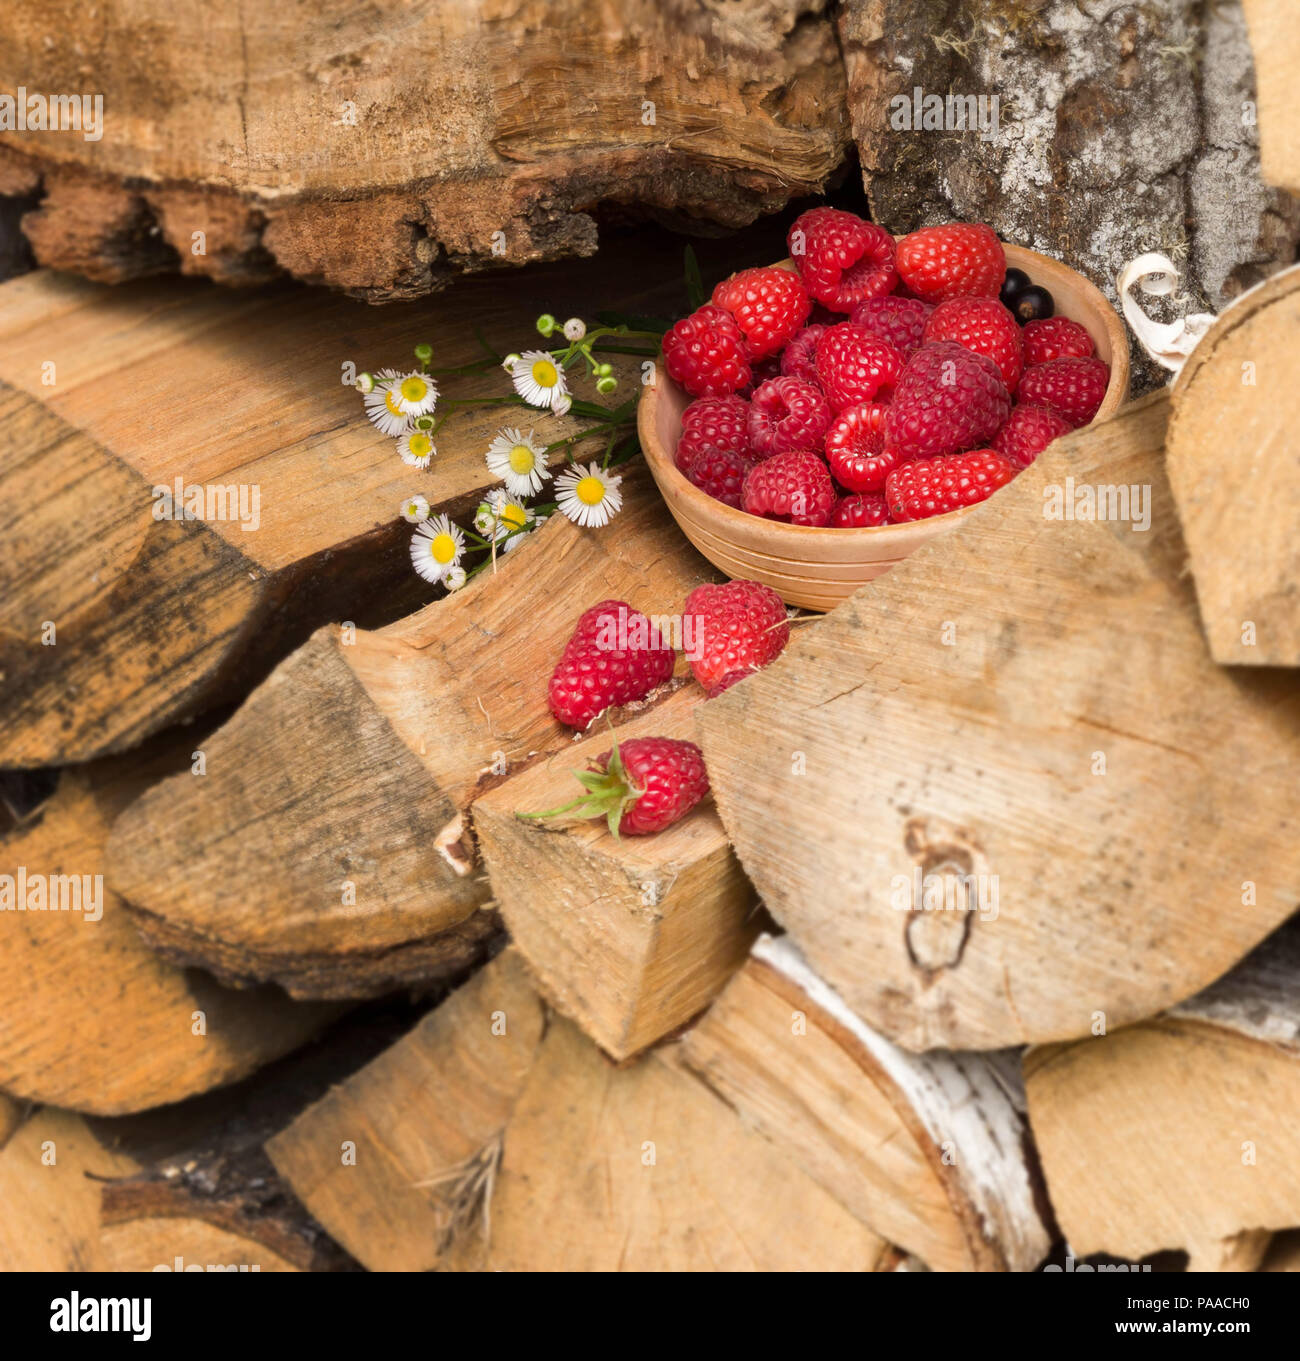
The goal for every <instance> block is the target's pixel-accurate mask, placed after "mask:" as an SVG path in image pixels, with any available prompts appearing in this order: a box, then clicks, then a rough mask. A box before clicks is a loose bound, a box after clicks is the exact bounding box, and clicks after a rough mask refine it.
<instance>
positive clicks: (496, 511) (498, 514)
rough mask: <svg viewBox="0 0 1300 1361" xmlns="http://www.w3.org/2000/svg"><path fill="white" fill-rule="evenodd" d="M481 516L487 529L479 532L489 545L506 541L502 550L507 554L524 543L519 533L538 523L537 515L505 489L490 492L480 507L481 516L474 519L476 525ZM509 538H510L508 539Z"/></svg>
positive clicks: (522, 536) (498, 488)
mask: <svg viewBox="0 0 1300 1361" xmlns="http://www.w3.org/2000/svg"><path fill="white" fill-rule="evenodd" d="M479 516H482V517H483V523H484V524H485V525H486V528H485V529H482V530H480V531H479V532H480V533H481V534H482V535H483V537H484V538H485V539H487V541H488V542H489V543H493V542H498V543H499V542H500V541H501V540H503V539H504V540H505V545H504V547H503V549H502V551H503V552H505V553H510V552H513V550H514V549H516V548H518V547H519V545H520V544H521V543H523V541H524V535H523V534H522V533H521V532H519V531H522V530H526V529H530V528H532V526H533V525H535V524H536V523H537V514H536V512H535V511H533V510H530V509H529V508H528V507H527V506H526V505H524V503H523V502H522V501H521V500H520V499H519V498H518V497H516V496H512V495H511V494H510V493H509V492H508V491H507V490H506V489H505V488H504V487H497V488H496V489H495V490H494V491H490V492H488V495H487V500H486V501H484V502H483V504H482V505H481V506H480V507H479V514H478V515H476V516H475V517H474V523H475V524H476V525H477V524H478V523H479ZM507 536H509V537H507Z"/></svg>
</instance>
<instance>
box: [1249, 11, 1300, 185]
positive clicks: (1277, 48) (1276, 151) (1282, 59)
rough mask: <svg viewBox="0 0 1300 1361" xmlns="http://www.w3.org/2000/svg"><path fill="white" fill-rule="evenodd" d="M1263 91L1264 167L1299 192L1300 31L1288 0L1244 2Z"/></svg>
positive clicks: (1261, 136)
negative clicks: (1298, 103)
mask: <svg viewBox="0 0 1300 1361" xmlns="http://www.w3.org/2000/svg"><path fill="white" fill-rule="evenodd" d="M1242 9H1243V11H1244V12H1245V15H1246V27H1247V29H1248V30H1249V32H1250V45H1251V47H1252V48H1253V49H1254V53H1255V80H1256V85H1257V86H1258V90H1259V151H1260V168H1261V169H1262V171H1263V174H1264V178H1265V179H1266V180H1267V181H1268V182H1269V183H1270V184H1276V185H1279V186H1281V187H1282V188H1283V189H1290V190H1293V191H1300V130H1297V128H1296V122H1295V109H1294V107H1293V106H1294V98H1295V96H1294V83H1295V73H1296V70H1297V69H1298V68H1300V33H1297V31H1296V24H1295V11H1294V10H1293V9H1292V8H1291V6H1290V5H1289V4H1288V3H1287V0H1242Z"/></svg>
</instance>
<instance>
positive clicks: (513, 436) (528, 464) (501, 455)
mask: <svg viewBox="0 0 1300 1361" xmlns="http://www.w3.org/2000/svg"><path fill="white" fill-rule="evenodd" d="M486 457H487V465H488V470H489V471H490V472H491V473H492V475H493V476H494V477H499V478H500V479H501V480H502V481H503V482H504V483H505V484H506V490H507V491H509V492H512V493H513V494H514V495H515V496H532V495H534V494H535V493H536V492H539V491H541V489H542V481H543V479H545V478H548V477H550V473H549V472H547V470H546V446H545V445H543V444H539V443H538V442H537V441H536V440H534V439H533V432H532V431H531V430H530V431H529V432H528V433H527V434H526V435H525V434H524V433H523V432H522V431H519V430H516V429H515V428H514V427H513V426H509V425H507V426H503V427H502V428H501V431H500V433H499V434H498V435H497V437H496V439H494V440H493V441H492V443H491V444H489V445H488V451H487V455H486Z"/></svg>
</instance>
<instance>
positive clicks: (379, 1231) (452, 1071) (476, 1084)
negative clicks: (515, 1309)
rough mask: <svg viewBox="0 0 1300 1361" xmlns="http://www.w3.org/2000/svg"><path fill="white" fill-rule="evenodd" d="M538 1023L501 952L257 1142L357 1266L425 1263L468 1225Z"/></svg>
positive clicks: (474, 1226)
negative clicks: (261, 1142) (369, 1059)
mask: <svg viewBox="0 0 1300 1361" xmlns="http://www.w3.org/2000/svg"><path fill="white" fill-rule="evenodd" d="M544 1029H545V1010H544V1007H543V1005H542V1003H541V1000H540V999H539V998H538V996H537V994H536V992H535V991H534V989H533V986H532V983H531V982H530V980H529V978H528V975H527V973H526V972H525V969H524V965H523V962H522V960H521V959H520V957H519V955H518V952H517V951H514V950H507V951H505V952H504V953H503V954H501V955H499V956H498V957H497V958H496V959H495V960H493V961H492V962H491V963H490V964H488V965H487V966H486V967H485V968H483V969H481V970H480V971H479V972H478V973H477V974H475V975H474V977H473V978H471V979H470V980H469V982H467V983H465V984H464V985H463V986H462V987H460V988H459V989H457V991H456V992H454V993H453V994H452V995H451V996H450V997H449V998H448V999H447V1000H446V1001H444V1002H443V1004H442V1005H441V1006H440V1007H438V1008H437V1010H435V1011H433V1012H431V1013H430V1014H429V1015H428V1016H426V1017H425V1018H424V1020H423V1021H421V1022H420V1024H419V1025H418V1026H416V1027H415V1029H414V1030H412V1031H411V1032H410V1033H409V1034H408V1035H406V1036H404V1037H403V1038H402V1039H401V1040H400V1041H398V1043H396V1044H395V1045H393V1046H392V1047H391V1048H390V1049H388V1050H386V1051H385V1052H384V1053H383V1054H381V1055H380V1056H379V1057H378V1058H376V1059H375V1060H374V1061H373V1062H372V1063H370V1064H369V1065H368V1066H366V1067H365V1068H363V1069H362V1070H361V1071H360V1072H357V1073H355V1074H354V1075H353V1076H352V1077H351V1078H349V1079H348V1080H347V1081H346V1082H344V1083H342V1084H340V1085H339V1086H336V1087H334V1088H333V1089H332V1090H331V1091H330V1092H329V1094H328V1095H327V1096H325V1097H323V1098H322V1099H321V1100H320V1101H319V1102H317V1103H316V1104H315V1105H313V1106H311V1107H309V1108H308V1109H307V1110H305V1111H303V1113H302V1114H301V1115H300V1116H299V1117H298V1118H297V1119H296V1120H295V1121H294V1122H293V1123H292V1124H291V1125H289V1126H288V1127H287V1128H286V1129H285V1130H284V1131H283V1132H281V1133H279V1134H277V1135H276V1136H275V1137H274V1138H272V1139H271V1140H270V1141H269V1142H268V1143H267V1145H266V1151H267V1153H268V1154H269V1155H270V1158H271V1161H272V1162H273V1163H274V1164H275V1167H276V1168H277V1170H278V1171H279V1173H280V1174H281V1176H283V1177H284V1179H285V1180H286V1181H287V1182H288V1183H289V1184H290V1185H291V1186H292V1187H293V1189H294V1191H295V1192H296V1194H297V1196H298V1198H299V1199H300V1200H301V1201H302V1202H303V1204H305V1205H306V1206H307V1208H308V1209H309V1210H310V1211H311V1213H312V1214H313V1215H314V1216H315V1217H316V1219H317V1220H319V1221H320V1222H321V1223H322V1224H324V1225H325V1227H326V1228H327V1229H328V1230H329V1232H330V1233H331V1234H332V1235H333V1236H334V1238H336V1239H337V1240H338V1241H339V1242H340V1243H342V1244H343V1245H344V1246H345V1247H346V1248H347V1249H348V1250H349V1251H350V1252H351V1253H352V1254H353V1256H355V1257H356V1258H358V1259H359V1260H360V1261H361V1262H363V1263H364V1264H365V1266H367V1267H368V1268H369V1269H370V1270H372V1271H431V1270H433V1269H434V1268H436V1267H437V1266H438V1265H439V1264H440V1263H441V1262H443V1260H444V1258H445V1256H446V1253H447V1250H448V1248H449V1247H450V1245H451V1243H452V1241H453V1239H454V1237H455V1236H456V1235H457V1233H459V1232H460V1231H464V1232H466V1233H469V1234H471V1235H472V1234H476V1233H478V1232H479V1225H480V1223H481V1217H482V1212H483V1197H484V1196H485V1195H487V1194H490V1190H491V1178H492V1177H493V1176H494V1175H495V1171H496V1166H497V1161H498V1159H499V1157H500V1149H501V1138H502V1132H503V1130H504V1129H505V1126H506V1124H507V1122H508V1120H509V1118H510V1113H511V1111H512V1110H513V1109H514V1104H515V1101H516V1099H517V1097H518V1094H519V1091H520V1089H521V1087H522V1085H523V1082H524V1079H525V1077H526V1076H527V1074H528V1071H529V1069H530V1067H531V1065H532V1063H533V1059H534V1056H535V1053H536V1049H537V1045H538V1042H539V1040H540V1038H541V1036H542V1033H543V1031H544ZM349 1150H351V1153H349Z"/></svg>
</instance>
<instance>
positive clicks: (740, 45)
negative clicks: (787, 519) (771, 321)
mask: <svg viewBox="0 0 1300 1361" xmlns="http://www.w3.org/2000/svg"><path fill="white" fill-rule="evenodd" d="M149 9H153V10H154V11H156V13H154V15H153V16H152V19H153V22H151V24H150V26H149V38H150V42H149V45H148V53H149V60H148V61H147V62H146V63H141V62H140V61H139V60H137V59H136V58H137V57H138V54H139V51H140V44H141V24H142V21H143V20H144V19H145V18H148V17H149V16H148V10H149ZM79 22H80V16H79V15H78V13H77V12H76V10H75V9H74V8H73V7H72V6H71V5H70V4H68V3H62V2H60V3H55V4H54V5H53V6H52V7H51V8H49V9H48V10H46V11H45V12H44V13H43V15H42V22H41V24H40V25H39V28H40V33H39V34H37V33H36V32H35V30H34V29H33V28H32V27H31V26H30V25H29V24H27V23H25V22H24V21H23V20H22V18H21V16H20V15H19V14H17V13H13V14H9V13H6V14H5V15H4V16H0V89H4V90H14V89H16V88H17V87H18V86H20V85H22V86H25V87H26V88H27V89H28V90H31V91H55V90H60V91H62V90H68V89H69V84H68V82H69V81H70V80H71V81H74V86H73V88H74V89H75V88H76V84H75V82H76V81H77V80H78V77H76V76H75V74H74V73H77V72H81V73H83V74H86V73H88V72H89V70H90V68H89V67H87V66H86V65H85V56H84V52H83V50H82V47H81V44H80V40H79V39H78V38H77V37H76V36H75V35H76V34H77V32H78V31H79ZM96 22H97V28H96V49H95V50H96V56H97V60H96V63H95V66H94V71H95V76H94V81H93V82H91V83H92V84H94V86H95V88H96V90H98V91H100V92H101V93H102V96H103V105H104V110H105V117H104V120H103V122H102V125H101V126H100V131H101V133H102V136H101V137H100V138H99V139H98V140H93V141H88V140H85V139H84V138H83V136H82V135H80V134H78V133H77V132H60V133H50V132H33V131H7V132H3V133H0V149H2V150H5V151H7V153H8V154H9V156H10V157H11V158H12V159H13V160H14V162H15V165H16V167H17V168H16V169H15V170H14V171H13V172H12V173H13V174H14V175H15V176H16V175H17V174H18V173H20V170H25V172H26V173H27V174H28V175H29V177H38V176H43V195H44V197H43V199H42V201H41V203H40V206H39V208H38V209H37V211H35V212H34V213H31V214H29V215H28V216H27V218H26V219H25V221H24V229H25V231H26V233H27V236H28V238H29V239H30V241H31V243H32V246H33V248H34V250H35V252H36V255H37V258H38V259H39V260H40V261H41V262H42V263H45V264H49V265H52V266H54V267H56V268H59V269H64V270H77V271H80V272H82V273H85V274H87V275H89V276H90V277H92V278H99V279H104V280H106V281H110V282H115V281H118V280H120V279H123V278H129V277H133V276H135V275H139V274H143V273H151V272H157V271H159V270H165V269H177V268H180V269H182V270H183V271H185V272H187V273H199V274H207V275H210V276H212V277H214V278H216V279H218V280H220V281H223V282H233V283H239V282H244V281H246V280H248V279H256V278H258V277H263V276H265V274H266V273H267V272H268V270H274V269H275V268H277V267H278V268H280V269H284V270H287V271H288V272H290V273H291V274H293V275H295V276H297V277H299V278H302V279H307V280H310V281H312V282H321V283H326V284H330V285H332V286H333V287H336V288H344V289H347V290H348V291H349V292H351V293H353V294H355V295H357V296H360V297H364V298H367V299H370V300H372V301H374V300H391V299H394V298H409V297H413V296H416V295H419V294H423V293H428V292H430V291H431V290H433V289H435V288H439V287H441V286H443V285H444V284H445V283H446V282H447V281H448V279H449V278H452V277H454V276H455V274H456V272H458V271H462V270H475V269H484V268H487V267H491V266H497V265H502V264H522V263H526V262H531V261H536V260H545V259H552V258H555V257H557V256H564V255H591V254H592V253H593V252H594V251H595V249H596V237H597V223H596V216H595V215H596V213H597V212H598V211H600V210H601V209H606V210H612V211H614V212H621V213H624V214H626V213H627V212H628V211H629V210H632V211H636V210H640V212H641V213H642V214H649V215H654V216H665V217H668V218H670V219H674V220H681V221H687V222H695V223H699V224H701V225H704V226H709V225H713V224H720V225H722V226H727V227H735V226H740V225H742V224H744V223H748V222H752V221H753V220H754V218H755V217H757V216H758V215H759V214H760V213H762V212H772V211H774V210H775V209H777V208H779V207H781V206H782V205H784V204H785V203H786V202H788V201H789V200H790V199H791V198H794V197H798V196H800V195H805V194H808V193H812V192H815V191H816V190H817V189H819V188H820V187H821V186H822V185H823V184H824V183H825V181H826V180H827V178H828V177H829V176H830V174H831V173H832V172H833V171H834V170H835V169H836V168H837V167H838V165H839V164H840V162H841V160H842V158H843V155H844V151H845V148H846V145H847V126H846V120H845V114H844V98H843V95H844V73H843V68H842V66H841V64H840V61H839V57H838V52H837V49H836V42H835V32H834V28H833V26H832V24H831V21H830V19H829V17H828V16H827V15H826V14H824V13H822V12H820V9H819V8H817V7H813V8H812V9H811V10H810V8H809V7H808V6H807V5H806V4H804V3H802V0H778V3H775V4H774V3H771V0H740V3H733V4H730V5H728V6H726V8H725V10H722V9H719V8H717V7H715V6H712V5H704V4H699V3H691V2H690V0H679V2H678V3H676V4H674V5H672V6H669V7H667V8H665V7H663V6H660V5H657V4H655V3H654V0H618V3H616V4H611V5H605V6H603V7H602V8H601V10H600V11H599V13H598V14H595V15H593V13H592V10H591V8H590V6H588V5H586V4H583V3H581V2H580V0H562V2H560V3H557V2H556V0H526V2H525V3H523V4H518V5H515V6H513V7H512V8H511V9H510V10H509V12H508V13H503V12H501V11H500V10H499V9H498V8H497V7H494V6H491V5H488V4H483V3H479V4H468V5H467V4H464V3H461V2H460V0H454V2H443V3H438V4H434V5H430V6H425V7H421V8H420V9H419V10H418V11H416V12H414V13H413V12H412V11H411V10H410V9H409V8H408V7H407V6H405V5H404V4H400V3H395V2H394V0H383V2H382V3H380V4H379V5H377V6H373V7H371V8H368V9H366V10H365V11H364V12H359V11H356V10H354V9H352V8H351V7H350V6H349V5H347V4H346V3H344V2H343V0H325V3H322V4H317V5H315V6H312V7H311V8H310V9H309V10H302V11H297V10H291V11H289V12H287V13H285V12H282V13H272V12H271V11H269V10H256V9H250V10H248V11H245V12H233V11H232V12H231V13H230V14H228V15H222V14H214V13H213V11H212V8H211V6H209V5H207V4H205V3H204V2H203V0H180V3H172V4H169V5H168V6H167V7H166V10H165V13H164V12H163V11H161V9H160V7H159V6H156V5H155V6H147V7H146V10H145V11H144V12H143V13H142V11H141V10H140V7H139V6H138V5H132V4H127V3H123V2H121V0H111V2H110V3H108V4H106V5H104V6H103V7H102V9H101V10H100V11H99V12H98V14H97V21H96ZM194 53H202V56H203V59H202V61H199V62H195V61H193V60H192V55H193V54H194ZM180 68H183V69H184V70H185V72H186V74H185V77H184V79H183V80H176V79H172V78H170V76H167V75H166V74H165V73H167V72H170V71H172V70H173V69H180ZM160 73H164V74H162V75H160ZM232 90H234V91H237V92H238V98H237V99H236V98H232V97H231V91H232ZM92 112H93V109H92ZM163 125H165V126H166V129H167V135H166V136H165V137H160V136H159V135H158V133H157V129H158V128H159V127H160V126H163ZM92 132H93V130H92ZM196 232H202V233H203V234H204V237H203V240H202V242H201V243H200V242H197V241H196V238H195V233H196Z"/></svg>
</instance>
